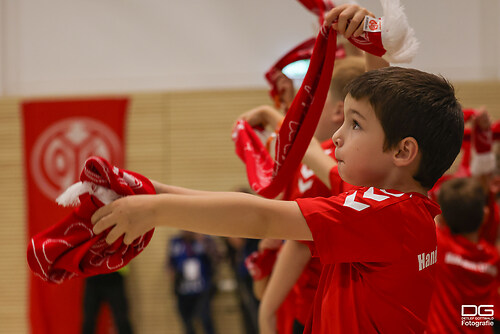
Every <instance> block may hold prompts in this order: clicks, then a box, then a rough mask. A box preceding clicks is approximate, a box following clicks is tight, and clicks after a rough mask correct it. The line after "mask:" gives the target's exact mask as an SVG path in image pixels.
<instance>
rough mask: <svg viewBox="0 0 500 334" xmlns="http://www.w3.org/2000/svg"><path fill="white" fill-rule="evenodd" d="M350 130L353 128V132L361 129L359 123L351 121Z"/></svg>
mask: <svg viewBox="0 0 500 334" xmlns="http://www.w3.org/2000/svg"><path fill="white" fill-rule="evenodd" d="M352 128H353V130H359V129H361V127H360V126H359V123H358V122H356V121H352Z"/></svg>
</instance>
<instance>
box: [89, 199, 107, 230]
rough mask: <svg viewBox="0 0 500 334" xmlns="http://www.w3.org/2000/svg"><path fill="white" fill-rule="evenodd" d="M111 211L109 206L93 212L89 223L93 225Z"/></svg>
mask: <svg viewBox="0 0 500 334" xmlns="http://www.w3.org/2000/svg"><path fill="white" fill-rule="evenodd" d="M111 211H112V210H111V204H109V205H105V206H103V207H100V208H99V209H97V211H96V212H94V214H93V215H92V217H91V218H90V221H91V222H92V224H94V225H95V224H96V223H97V222H98V221H99V220H101V219H102V218H104V217H105V216H107V215H109V214H110V213H111Z"/></svg>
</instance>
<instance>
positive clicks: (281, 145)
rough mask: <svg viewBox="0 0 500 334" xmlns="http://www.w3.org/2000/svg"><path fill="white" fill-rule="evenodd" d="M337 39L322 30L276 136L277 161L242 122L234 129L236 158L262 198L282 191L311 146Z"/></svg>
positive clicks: (329, 29) (324, 29)
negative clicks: (306, 69)
mask: <svg viewBox="0 0 500 334" xmlns="http://www.w3.org/2000/svg"><path fill="white" fill-rule="evenodd" d="M336 37H337V36H336V32H335V31H334V30H333V29H332V28H331V27H324V26H323V27H322V28H321V30H320V32H319V34H318V37H317V38H316V42H315V46H314V51H313V53H312V57H311V62H310V65H309V69H308V71H307V74H306V76H305V78H304V81H303V83H302V86H301V87H300V89H299V91H298V92H297V95H296V96H295V98H294V100H293V102H292V105H291V106H290V109H289V110H288V112H287V114H286V116H285V119H284V120H283V124H282V126H281V128H280V130H279V133H278V135H277V139H276V150H275V152H276V155H275V160H274V161H273V160H272V158H271V157H270V155H269V153H268V152H267V151H266V149H265V147H264V145H263V144H262V143H261V142H260V140H259V139H258V138H257V135H256V134H255V132H254V130H253V129H252V128H251V127H250V126H249V125H248V123H246V122H245V121H239V122H238V123H237V124H236V126H235V127H234V129H233V140H234V142H235V146H236V154H237V155H238V156H239V157H240V159H241V160H242V161H243V162H244V163H245V164H246V169H247V176H248V181H249V184H250V186H251V187H252V189H253V190H254V191H256V192H257V193H258V194H259V195H261V196H264V197H267V198H274V197H276V196H277V195H278V194H279V193H280V192H281V191H282V190H283V188H284V186H285V185H286V182H287V181H288V180H289V179H290V178H291V175H292V174H293V173H294V171H295V170H296V169H297V167H298V165H299V163H300V161H301V160H302V157H303V156H304V153H305V151H306V149H307V147H308V146H309V142H310V141H311V138H312V136H313V134H314V131H315V129H316V125H317V124H318V121H319V117H320V116H321V112H322V110H323V106H324V104H325V100H326V95H327V93H328V89H329V87H330V80H331V77H332V72H333V65H334V62H335V52H336V46H337V41H336Z"/></svg>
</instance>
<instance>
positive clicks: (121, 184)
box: [27, 157, 155, 283]
mask: <svg viewBox="0 0 500 334" xmlns="http://www.w3.org/2000/svg"><path fill="white" fill-rule="evenodd" d="M80 181H81V182H78V183H76V184H74V185H72V186H71V187H69V188H68V189H67V190H66V191H65V192H64V193H63V194H62V195H61V196H60V197H59V198H58V199H57V202H58V203H59V204H61V205H64V206H70V205H72V206H76V208H75V209H74V210H73V212H72V213H71V214H70V215H69V216H67V217H66V218H64V219H62V220H61V221H59V222H58V223H56V224H54V225H52V226H51V227H50V228H48V229H47V230H45V231H42V232H41V233H38V234H37V235H35V236H34V237H32V238H31V240H30V242H29V245H28V252H27V258H28V264H29V267H30V269H31V270H32V271H33V273H34V274H35V275H37V276H39V277H40V278H41V279H43V280H44V281H47V282H51V283H62V282H64V281H65V280H68V279H70V278H73V277H76V276H79V277H87V276H92V275H98V274H105V273H110V272H113V271H116V270H118V269H120V268H121V267H123V266H125V265H126V264H127V263H128V262H130V260H132V259H133V258H134V257H135V256H137V255H138V254H139V253H140V252H142V250H143V249H144V248H145V247H146V246H147V245H148V243H149V241H150V240H151V237H152V236H153V232H154V230H151V231H149V232H147V233H146V234H144V235H143V236H141V237H140V238H138V239H136V240H134V242H133V243H132V244H130V245H125V244H124V243H123V237H122V238H120V239H118V240H117V241H115V242H114V243H113V244H112V245H108V244H107V243H106V241H105V238H106V236H107V232H109V231H106V232H104V233H101V234H99V235H95V234H94V232H93V231H92V228H93V225H92V223H91V221H90V218H91V217H92V215H93V213H94V212H95V211H97V209H99V208H100V207H101V206H104V205H105V204H108V203H110V202H112V201H113V200H115V199H118V198H120V197H123V196H130V195H137V194H154V193H155V189H154V186H153V184H152V183H151V181H149V180H148V179H147V178H146V177H144V176H142V175H140V174H138V173H134V172H131V171H127V170H123V169H119V168H117V167H115V166H112V165H111V164H110V163H109V162H108V161H106V160H105V159H103V158H101V157H91V158H89V159H87V161H86V162H85V166H84V168H83V170H82V172H81V175H80ZM110 229H111V228H110Z"/></svg>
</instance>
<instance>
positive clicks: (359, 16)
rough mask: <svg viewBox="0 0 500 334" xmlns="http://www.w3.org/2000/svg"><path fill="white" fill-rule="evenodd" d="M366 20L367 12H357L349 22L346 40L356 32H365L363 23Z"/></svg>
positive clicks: (345, 34) (345, 35)
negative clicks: (359, 30)
mask: <svg viewBox="0 0 500 334" xmlns="http://www.w3.org/2000/svg"><path fill="white" fill-rule="evenodd" d="M364 18H365V12H364V11H359V12H357V13H356V14H355V15H354V17H353V18H352V19H351V21H350V22H349V26H348V27H347V29H346V31H345V33H344V37H345V38H350V37H351V36H352V34H353V33H354V32H357V31H358V29H359V28H361V30H363V25H362V22H363V20H364Z"/></svg>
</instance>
